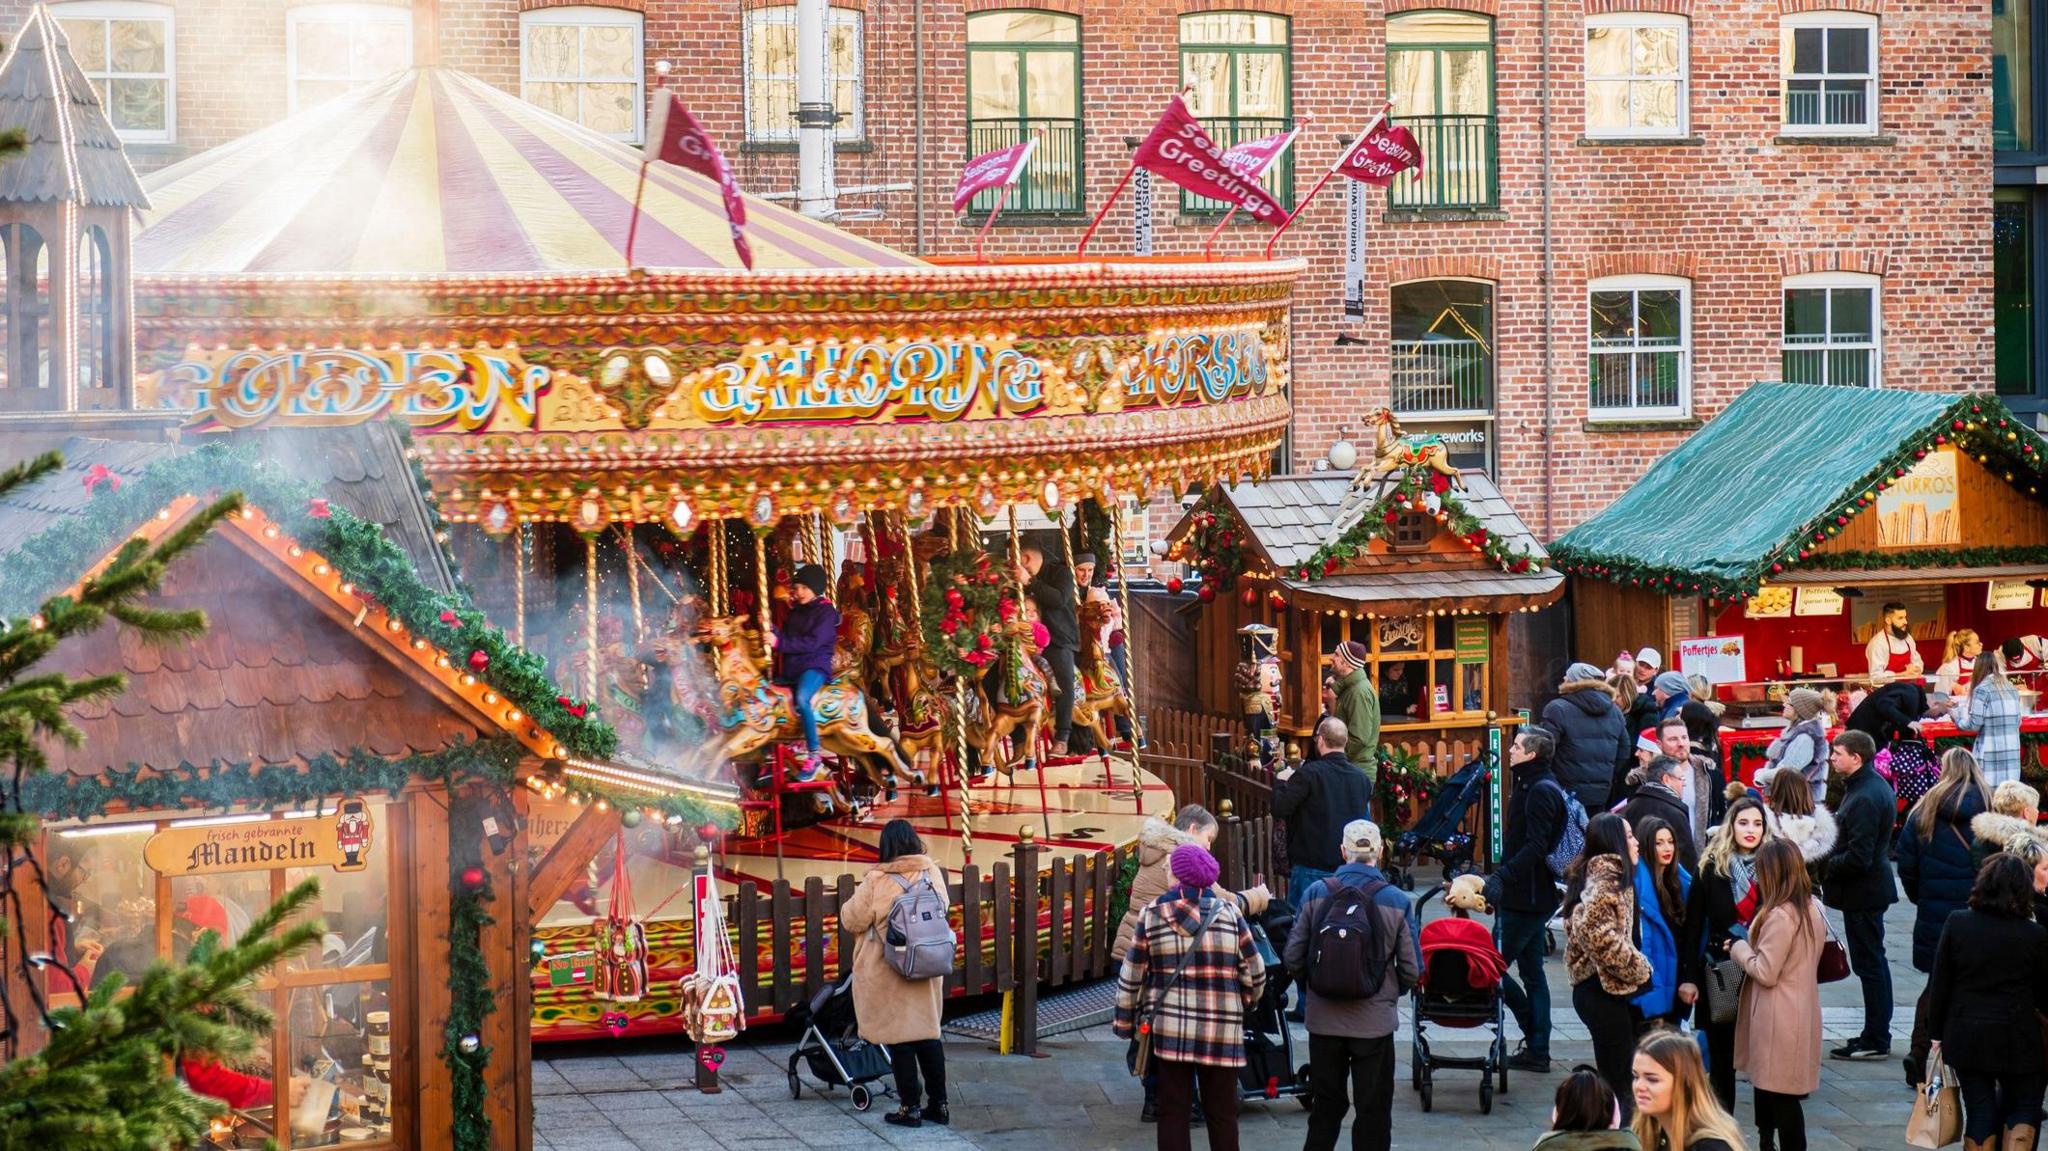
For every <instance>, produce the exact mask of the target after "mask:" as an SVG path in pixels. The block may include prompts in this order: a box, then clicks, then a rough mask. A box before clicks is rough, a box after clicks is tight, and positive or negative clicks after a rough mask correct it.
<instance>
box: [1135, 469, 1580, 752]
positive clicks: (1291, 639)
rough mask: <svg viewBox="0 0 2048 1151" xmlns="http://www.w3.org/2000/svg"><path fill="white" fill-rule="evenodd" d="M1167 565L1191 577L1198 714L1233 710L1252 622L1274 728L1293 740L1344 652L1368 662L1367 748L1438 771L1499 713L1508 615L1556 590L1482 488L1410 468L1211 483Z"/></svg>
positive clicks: (1477, 476)
mask: <svg viewBox="0 0 2048 1151" xmlns="http://www.w3.org/2000/svg"><path fill="white" fill-rule="evenodd" d="M1168 554H1169V556H1170V557H1172V558H1178V559H1180V560H1182V561H1183V562H1185V563H1187V564H1189V565H1191V567H1192V568H1193V569H1194V571H1195V572H1197V573H1198V574H1199V575H1200V577H1201V581H1200V585H1199V589H1198V590H1197V591H1196V592H1195V597H1196V599H1197V602H1198V603H1199V610H1200V616H1201V618H1200V622H1199V624H1198V626H1197V628H1196V648H1195V652H1194V659H1195V666H1196V669H1197V672H1196V678H1197V683H1198V691H1199V694H1200V698H1201V704H1202V707H1203V709H1204V710H1206V711H1209V712H1212V713H1219V714H1227V715H1237V714H1239V713H1240V711H1241V710H1243V709H1244V707H1245V703H1244V692H1243V691H1242V688H1241V685H1240V682H1239V680H1240V669H1239V666H1238V665H1239V664H1240V663H1241V662H1243V655H1244V649H1245V648H1246V647H1247V646H1255V644H1248V643H1247V641H1246V639H1245V638H1243V637H1241V636H1240V632H1242V631H1243V630H1244V629H1245V628H1246V626H1247V625H1254V624H1256V625H1263V626H1265V627H1269V628H1272V629H1274V631H1275V632H1276V633H1277V634H1276V636H1275V642H1276V644H1277V649H1278V650H1277V653H1276V655H1275V658H1276V659H1277V661H1278V664H1279V669H1280V677H1279V678H1280V680H1281V686H1280V690H1279V706H1278V708H1277V717H1276V720H1275V725H1276V727H1277V729H1278V731H1279V732H1280V733H1281V734H1283V735H1285V736H1289V737H1300V736H1306V735H1307V734H1309V732H1310V729H1311V728H1312V726H1313V724H1314V722H1315V719H1316V715H1317V713H1318V711H1319V707H1320V704H1319V701H1320V699H1321V687H1322V682H1323V679H1324V677H1325V676H1326V675H1328V674H1329V671H1328V657H1329V655H1330V653H1331V652H1332V651H1333V650H1334V649H1335V648H1336V646H1337V644H1339V643H1341V642H1344V641H1346V640H1356V641H1358V642H1359V643H1362V644H1365V645H1366V647H1367V649H1368V651H1369V652H1370V661H1369V670H1370V674H1371V676H1372V679H1373V682H1374V684H1376V685H1377V686H1378V688H1379V692H1380V702H1381V708H1382V711H1383V714H1384V717H1385V718H1384V723H1383V726H1382V728H1381V738H1382V740H1383V742H1385V743H1387V744H1390V745H1393V746H1395V747H1399V748H1405V749H1408V750H1410V751H1413V752H1416V753H1418V754H1420V755H1422V756H1424V759H1425V762H1424V766H1425V767H1428V768H1431V769H1433V770H1435V771H1436V772H1437V773H1439V774H1441V773H1442V772H1444V771H1449V770H1453V769H1455V768H1456V767H1457V766H1459V764H1460V763H1462V762H1463V761H1464V758H1465V756H1466V755H1467V754H1468V753H1470V752H1473V751H1476V750H1478V749H1479V747H1480V746H1481V745H1482V744H1483V741H1484V739H1485V734H1486V730H1485V729H1486V728H1487V727H1488V726H1490V725H1493V724H1495V723H1497V722H1499V721H1500V720H1501V719H1502V717H1503V716H1505V715H1506V714H1507V711H1508V708H1507V675H1508V659H1507V645H1508V618H1509V616H1510V615H1512V614H1513V613H1515V612H1523V611H1535V610H1537V609H1539V608H1541V607H1543V606H1545V605H1547V604H1549V603H1551V602H1553V601H1555V600H1556V599H1557V598H1558V597H1559V596H1560V595H1561V594H1562V592H1563V583H1564V577H1563V576H1561V575H1559V574H1558V573H1557V572H1556V571H1554V570H1552V569H1551V567H1550V566H1549V560H1548V557H1547V556H1546V554H1545V552H1544V550H1543V546H1542V544H1540V543H1539V542H1538V541H1537V540H1536V538H1535V537H1534V536H1533V535H1532V534H1530V532H1529V529H1528V528H1527V527H1526V526H1525V525H1524V524H1523V523H1522V521H1521V518H1520V517H1519V516H1517V515H1516V514H1515V511H1514V509H1513V508H1512V507H1510V506H1509V505H1508V503H1507V501H1506V500H1505V499H1503V498H1501V495H1500V492H1499V491H1498V489H1496V488H1495V487H1494V485H1493V481H1492V480H1491V479H1489V478H1488V477H1486V476H1485V475H1483V474H1481V473H1478V472H1465V473H1462V474H1459V473H1457V472H1456V471H1455V470H1454V469H1449V470H1441V471H1440V470H1436V469H1433V468H1430V467H1426V466H1410V467H1407V468H1402V469H1396V470H1394V471H1391V472H1389V473H1386V474H1381V475H1372V474H1358V475H1354V474H1352V473H1349V472H1318V473H1312V474H1309V475H1297V476H1276V477H1274V478H1272V479H1270V480H1266V481H1263V482H1258V483H1240V484H1224V485H1219V486H1218V487H1216V488H1213V489H1211V492H1210V494H1209V496H1208V497H1207V498H1206V499H1204V500H1203V502H1202V503H1200V504H1199V505H1197V506H1196V507H1195V508H1194V509H1193V510H1192V511H1190V512H1189V513H1188V514H1187V516H1186V517H1184V518H1183V519H1182V521H1181V522H1180V524H1179V525H1178V526H1177V527H1176V528H1175V529H1174V532H1173V534H1172V536H1171V538H1170V543H1169V553H1168ZM1254 636H1256V633H1254ZM1444 758H1449V759H1456V760H1457V762H1441V761H1440V760H1441V759H1444Z"/></svg>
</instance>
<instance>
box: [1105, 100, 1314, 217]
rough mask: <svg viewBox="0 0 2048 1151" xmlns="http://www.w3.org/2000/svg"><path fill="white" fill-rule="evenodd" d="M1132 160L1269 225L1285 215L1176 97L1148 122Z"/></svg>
mask: <svg viewBox="0 0 2048 1151" xmlns="http://www.w3.org/2000/svg"><path fill="white" fill-rule="evenodd" d="M1131 163H1132V165H1133V166H1134V167H1139V168H1143V169H1145V170H1146V171H1148V172H1153V173H1156V174H1158V175H1160V176H1164V177H1165V178H1167V179H1168V180H1171V181H1173V182H1174V183H1176V184H1179V185H1180V186H1181V187H1183V188H1186V189H1187V190H1188V191H1190V192H1193V193H1194V194H1196V195H1197V196H1207V197H1208V198H1210V199H1212V200H1221V201H1223V202H1224V203H1226V204H1236V205H1237V206H1238V207H1239V208H1241V209H1243V210H1244V211H1246V212H1249V213H1250V214H1251V215H1252V216H1253V217H1255V218H1257V219H1260V220H1264V221H1265V222H1266V223H1268V224H1278V223H1280V222H1281V221H1283V220H1285V219H1286V218H1287V212H1286V211H1285V210H1284V209H1283V208H1281V207H1280V205H1279V204H1277V203H1275V202H1274V201H1273V198H1272V197H1271V196H1269V195H1268V194H1267V193H1266V190H1265V189H1264V188H1261V187H1259V185H1258V182H1257V181H1255V180H1251V179H1248V178H1246V177H1245V176H1243V175H1241V174H1239V172H1238V171H1237V170H1236V169H1234V168H1233V167H1232V166H1231V165H1230V163H1229V162H1228V161H1227V160H1226V159H1225V158H1224V155H1223V150H1222V149H1220V148H1218V147H1217V146H1216V142H1215V141H1214V140H1211V139H1210V138H1209V133H1207V132H1205V131H1203V130H1202V125H1201V124H1199V123H1197V122H1196V120H1195V117H1194V115H1193V114H1192V113H1190V112H1189V111H1188V106H1187V102H1186V101H1184V100H1182V99H1181V98H1180V97H1179V96H1175V97H1174V98H1173V102H1172V103H1171V104H1168V105H1167V106H1166V114H1165V115H1163V116H1161V117H1159V123H1157V124H1154V125H1153V126H1152V132H1151V134H1150V135H1148V136H1146V137H1145V142H1144V143H1142V144H1140V145H1138V152H1137V155H1136V156H1134V157H1133V158H1132V160H1131Z"/></svg>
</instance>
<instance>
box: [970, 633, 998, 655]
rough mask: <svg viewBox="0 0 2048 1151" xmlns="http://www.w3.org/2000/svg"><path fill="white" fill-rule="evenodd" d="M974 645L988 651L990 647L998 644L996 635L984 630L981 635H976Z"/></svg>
mask: <svg viewBox="0 0 2048 1151" xmlns="http://www.w3.org/2000/svg"><path fill="white" fill-rule="evenodd" d="M974 646H976V647H978V648H980V649H981V650H983V651H987V650H988V649H990V648H992V647H994V646H996V637H994V636H992V635H990V634H988V633H987V632H982V633H981V635H980V636H978V637H976V639H975V641H974Z"/></svg>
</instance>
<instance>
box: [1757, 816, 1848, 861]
mask: <svg viewBox="0 0 2048 1151" xmlns="http://www.w3.org/2000/svg"><path fill="white" fill-rule="evenodd" d="M1764 821H1765V822H1766V823H1767V824H1768V825H1769V826H1770V829H1771V834H1772V835H1775V836H1777V837H1778V838H1780V839H1785V840H1790V841H1791V843H1792V846H1794V847H1796V848H1798V849H1799V854H1800V856H1801V858H1803V859H1805V860H1806V862H1808V863H1816V862H1819V861H1820V860H1822V859H1825V858H1827V856H1828V853H1829V852H1831V851H1833V850H1834V849H1835V835H1836V829H1835V816H1834V813H1833V812H1830V811H1829V810H1828V809H1827V808H1825V807H1816V808H1814V809H1813V814H1812V815H1780V814H1778V813H1777V812H1775V811H1766V812H1765V814H1764Z"/></svg>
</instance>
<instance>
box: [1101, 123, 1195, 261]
mask: <svg viewBox="0 0 2048 1151" xmlns="http://www.w3.org/2000/svg"><path fill="white" fill-rule="evenodd" d="M1194 90H1195V86H1194V85H1193V84H1183V85H1181V87H1180V91H1178V92H1175V93H1174V97H1175V98H1176V99H1178V100H1180V101H1181V102H1182V103H1186V102H1187V94H1188V93H1190V92H1192V91H1194ZM1137 174H1138V158H1137V157H1136V156H1132V157H1131V166H1130V167H1128V168H1125V169H1124V178H1123V179H1121V180H1118V181H1117V182H1116V188H1115V189H1114V190H1113V191H1111V192H1110V194H1109V200H1108V202H1107V203H1105V204H1103V205H1102V210H1101V211H1099V212H1097V213H1095V218H1094V219H1093V220H1090V221H1088V230H1087V231H1086V232H1083V233H1081V243H1080V244H1079V246H1077V247H1076V248H1075V249H1074V258H1075V259H1077V260H1078V259H1080V258H1081V257H1082V256H1085V255H1087V254H1088V241H1090V240H1092V239H1094V238H1095V230H1096V229H1097V228H1100V227H1102V218H1103V217H1104V216H1107V215H1109V210H1110V208H1112V207H1114V206H1115V205H1116V200H1117V197H1118V196H1121V195H1123V194H1124V188H1125V187H1126V186H1128V185H1129V184H1130V182H1131V177H1132V176H1135V175H1137Z"/></svg>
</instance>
